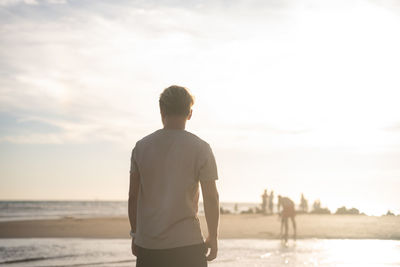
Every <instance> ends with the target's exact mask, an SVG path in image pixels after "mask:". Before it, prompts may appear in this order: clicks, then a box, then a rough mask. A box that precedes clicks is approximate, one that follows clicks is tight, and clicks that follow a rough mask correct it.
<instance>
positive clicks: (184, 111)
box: [159, 85, 194, 116]
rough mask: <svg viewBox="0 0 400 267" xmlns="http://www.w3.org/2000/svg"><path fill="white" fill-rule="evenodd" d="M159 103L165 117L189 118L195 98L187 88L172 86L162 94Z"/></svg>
mask: <svg viewBox="0 0 400 267" xmlns="http://www.w3.org/2000/svg"><path fill="white" fill-rule="evenodd" d="M159 103H160V110H161V112H162V113H163V114H164V115H178V116H188V115H189V113H190V109H191V108H192V106H193V104H194V98H193V96H192V95H191V94H190V92H189V90H188V89H186V88H185V87H182V86H178V85H172V86H170V87H168V88H166V89H165V90H164V91H163V92H162V93H161V95H160V100H159Z"/></svg>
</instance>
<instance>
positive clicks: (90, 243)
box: [0, 238, 400, 267]
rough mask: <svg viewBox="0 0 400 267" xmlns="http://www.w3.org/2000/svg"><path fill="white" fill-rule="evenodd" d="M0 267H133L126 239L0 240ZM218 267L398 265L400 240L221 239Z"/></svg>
mask: <svg viewBox="0 0 400 267" xmlns="http://www.w3.org/2000/svg"><path fill="white" fill-rule="evenodd" d="M0 266H10V267H12V266H21V267H24V266H36V267H37V266H43V267H45V266H55V267H60V266H115V267H125V266H135V257H134V256H132V255H131V252H130V240H129V239H78V238H62V239H59V238H49V239H47V238H45V239H0ZM209 266H215V267H217V266H219V267H247V266H248V267H250V266H252V267H256V266H257V267H258V266H271V267H273V266H276V267H283V266H289V267H300V266H320V267H334V266H335V267H349V266H354V267H358V266H362V267H385V266H391V267H393V266H400V241H394V240H324V239H305V240H298V241H297V242H294V241H291V242H290V243H289V244H288V246H283V245H282V244H281V243H280V241H278V240H258V239H225V240H220V243H219V254H218V258H217V259H216V260H215V261H213V262H211V263H210V264H209Z"/></svg>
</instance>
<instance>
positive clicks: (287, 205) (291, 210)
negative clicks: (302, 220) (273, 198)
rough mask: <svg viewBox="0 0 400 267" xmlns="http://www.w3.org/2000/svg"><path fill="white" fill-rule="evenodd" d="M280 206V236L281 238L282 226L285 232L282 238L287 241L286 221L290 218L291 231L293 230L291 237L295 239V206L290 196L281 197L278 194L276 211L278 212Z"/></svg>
mask: <svg viewBox="0 0 400 267" xmlns="http://www.w3.org/2000/svg"><path fill="white" fill-rule="evenodd" d="M281 206H282V213H281V214H280V216H281V238H282V230H283V227H285V234H284V236H283V238H284V239H285V243H287V241H288V232H289V223H288V219H289V218H290V219H291V220H292V224H293V232H294V233H293V239H294V240H296V233H297V229H296V220H295V216H296V211H295V207H294V202H293V201H292V200H291V199H290V198H288V197H282V196H280V195H279V196H278V212H280V208H281Z"/></svg>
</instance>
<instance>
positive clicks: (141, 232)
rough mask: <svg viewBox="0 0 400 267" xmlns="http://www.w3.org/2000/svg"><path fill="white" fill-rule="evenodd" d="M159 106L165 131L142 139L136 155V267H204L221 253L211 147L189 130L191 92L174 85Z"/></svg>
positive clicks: (131, 206)
mask: <svg viewBox="0 0 400 267" xmlns="http://www.w3.org/2000/svg"><path fill="white" fill-rule="evenodd" d="M159 104H160V112H161V118H162V123H163V125H164V128H162V129H160V130H157V131H155V132H154V133H152V134H150V135H148V136H146V137H144V138H143V139H141V140H140V141H138V142H137V143H136V146H135V148H134V149H133V151H132V157H131V170H130V186H129V200H128V213H129V221H130V225H131V233H130V234H131V237H132V253H133V254H134V255H135V256H136V257H137V260H136V266H137V267H150V266H151V267H153V266H154V267H157V266H160V267H169V266H171V267H204V266H207V260H208V261H211V260H213V259H215V258H216V257H217V251H218V244H217V237H218V223H219V197H218V191H217V187H216V182H215V181H216V180H217V179H218V174H217V165H216V162H215V158H214V155H213V152H212V150H211V147H210V146H209V144H208V143H206V142H205V141H203V140H202V139H200V138H199V137H197V136H196V135H194V134H192V133H189V132H187V131H185V125H186V122H187V120H190V118H191V116H192V106H193V104H194V100H193V96H192V95H191V94H190V93H189V91H188V90H187V89H186V88H184V87H180V86H175V85H174V86H170V87H168V88H167V89H165V90H164V91H163V92H162V94H161V95H160V100H159ZM199 184H200V185H201V190H202V194H203V203H204V213H205V217H206V221H207V227H208V237H207V238H206V240H205V241H204V239H203V236H202V233H201V229H200V223H199V219H198V217H197V211H198V201H199ZM208 249H209V251H208ZM207 254H208V255H207Z"/></svg>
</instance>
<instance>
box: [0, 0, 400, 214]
mask: <svg viewBox="0 0 400 267" xmlns="http://www.w3.org/2000/svg"><path fill="white" fill-rule="evenodd" d="M398 29H400V4H399V2H397V1H389V0H382V1H373V0H357V1H356V0H351V1H349V0H346V1H344V0H326V1H320V0H304V1H297V0H270V1H261V0H252V1H244V0H232V1H224V0H216V1H211V0H204V1H200V0H199V1H195V0H185V1H183V0H182V1H179V0H177V1H174V0H169V1H156V0H148V1H111V0H109V1H107V0H98V1H89V0H76V1H69V0H64V1H63V0H25V1H21V0H0V199H4V200H15V199H24V200H43V199H45V200H65V199H76V200H78V199H79V200H94V199H96V200H126V198H127V191H128V184H129V164H130V162H129V161H130V153H131V150H132V148H133V147H134V145H135V143H136V141H138V140H139V139H141V138H142V137H143V136H145V135H147V134H149V133H151V132H153V131H155V130H157V129H159V128H161V127H162V125H161V120H160V116H159V110H158V97H159V94H160V93H161V91H162V90H163V89H164V88H166V87H168V86H169V85H172V84H178V85H182V86H186V87H187V88H188V89H189V90H190V91H191V92H192V93H193V95H194V96H195V98H196V100H195V101H196V102H195V105H194V107H193V117H192V120H191V121H189V122H188V124H187V130H188V131H190V132H193V133H195V134H196V135H198V136H199V137H201V138H202V139H204V140H206V141H207V142H208V143H209V144H210V145H211V146H212V148H213V151H214V153H215V156H216V159H217V163H218V171H219V176H220V178H219V181H218V187H219V190H220V198H221V200H222V201H229V202H259V201H261V197H260V196H261V194H262V192H263V190H264V189H265V188H267V189H268V191H270V190H271V189H273V190H274V191H275V195H278V194H281V195H284V196H289V197H291V198H292V199H293V200H295V201H296V202H299V199H300V194H301V193H304V195H305V196H306V198H308V199H309V202H310V203H312V202H313V201H314V200H316V199H320V200H321V203H322V206H324V207H328V208H330V209H331V210H332V211H333V212H334V211H335V210H336V208H338V207H341V206H343V205H346V206H347V207H348V208H350V207H356V208H358V209H360V210H361V211H362V212H365V213H367V214H374V215H381V214H383V213H386V211H387V210H388V209H390V210H392V211H394V212H395V213H397V214H399V213H400V206H399V203H400V194H399V188H400V105H399V104H398V103H399V99H400V79H399V73H400V63H399V62H400V50H399V47H400V34H399V31H398Z"/></svg>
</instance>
